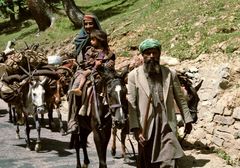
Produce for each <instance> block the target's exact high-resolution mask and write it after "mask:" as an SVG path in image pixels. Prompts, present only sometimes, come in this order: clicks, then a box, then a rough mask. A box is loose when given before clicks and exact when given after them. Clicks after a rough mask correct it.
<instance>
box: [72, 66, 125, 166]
mask: <svg viewBox="0 0 240 168" xmlns="http://www.w3.org/2000/svg"><path fill="white" fill-rule="evenodd" d="M101 72H102V73H100V75H99V74H98V75H96V76H95V75H94V74H92V75H91V79H92V80H91V82H89V83H88V82H87V83H88V84H89V86H90V87H91V88H90V91H89V92H90V94H89V95H90V97H89V101H88V103H87V104H88V106H87V109H89V111H90V113H87V114H85V115H83V114H81V115H77V116H76V118H77V119H78V124H79V125H78V126H79V132H78V133H73V134H72V136H71V147H73V146H74V147H75V150H76V156H77V167H78V168H79V167H81V164H80V154H79V149H80V147H81V148H82V149H83V154H84V166H85V167H87V166H88V164H89V163H90V161H89V158H88V154H87V149H86V147H87V138H88V135H89V134H90V133H91V132H93V137H94V143H95V146H96V150H97V155H98V159H99V168H106V167H107V164H106V152H107V146H108V142H109V140H110V137H111V128H112V117H113V121H114V123H115V124H116V125H124V123H125V122H126V121H125V118H124V116H123V115H122V112H123V110H122V108H123V106H122V104H121V102H119V101H115V100H112V95H110V92H109V91H110V90H111V89H109V88H111V87H112V82H113V81H115V79H116V78H118V76H117V75H116V73H115V72H113V71H111V70H108V69H106V68H104V70H102V71H101ZM119 84H121V83H119ZM85 87H86V88H88V87H87V86H85ZM88 89H89V88H88ZM117 92H119V90H118V91H117ZM120 94H121V93H120ZM116 96H119V94H116ZM69 103H70V104H69V107H70V113H72V112H73V111H74V110H75V112H78V111H79V110H80V109H81V107H83V106H82V105H83V103H84V102H83V101H82V97H80V96H76V95H73V94H70V98H69ZM122 103H124V102H122ZM120 109H121V110H120ZM77 114H78V113H77ZM84 166H83V167H84Z"/></svg>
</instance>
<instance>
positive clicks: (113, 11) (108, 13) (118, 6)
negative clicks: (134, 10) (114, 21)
mask: <svg viewBox="0 0 240 168" xmlns="http://www.w3.org/2000/svg"><path fill="white" fill-rule="evenodd" d="M136 2H137V1H136V0H120V1H118V2H117V3H116V2H114V3H113V1H112V0H109V1H106V2H102V3H99V6H101V5H102V6H108V7H107V8H104V9H100V7H99V8H98V9H95V10H92V8H93V7H94V6H87V7H80V9H82V10H83V11H84V10H86V11H91V12H92V13H94V14H95V15H96V16H97V17H98V19H99V20H100V21H103V20H105V19H107V18H109V17H112V16H114V15H118V14H120V13H124V12H125V11H126V10H127V9H128V8H129V7H130V6H132V5H134V3H136Z"/></svg>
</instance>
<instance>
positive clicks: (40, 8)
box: [27, 0, 54, 31]
mask: <svg viewBox="0 0 240 168" xmlns="http://www.w3.org/2000/svg"><path fill="white" fill-rule="evenodd" d="M27 3H28V8H29V10H30V12H31V14H32V16H33V18H34V20H35V21H36V23H37V25H38V29H39V31H44V30H46V29H47V28H49V27H50V26H51V25H52V22H53V20H54V19H53V17H52V16H51V10H50V8H49V6H48V4H47V3H46V2H45V0H27Z"/></svg>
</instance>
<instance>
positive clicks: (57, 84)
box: [42, 59, 77, 135]
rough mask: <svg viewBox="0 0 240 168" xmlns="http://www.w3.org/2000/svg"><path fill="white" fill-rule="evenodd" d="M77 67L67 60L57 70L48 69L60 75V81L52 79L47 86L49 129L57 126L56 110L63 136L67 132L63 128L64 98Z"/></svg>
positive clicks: (74, 63)
mask: <svg viewBox="0 0 240 168" xmlns="http://www.w3.org/2000/svg"><path fill="white" fill-rule="evenodd" d="M76 66H77V65H76V62H75V61H74V60H73V59H68V60H65V61H64V62H63V64H62V65H61V66H59V67H57V68H56V69H54V68H49V67H48V68H49V69H51V70H52V71H54V72H56V74H58V76H59V78H58V79H51V80H50V81H49V82H48V85H47V92H48V96H47V97H46V99H47V104H48V118H49V127H50V129H51V130H52V129H53V126H54V125H55V124H54V122H53V109H56V112H57V115H58V121H59V127H60V130H59V132H60V133H62V135H64V134H65V130H64V127H63V121H62V115H61V112H60V106H61V103H62V97H63V96H65V95H66V94H67V91H68V88H69V84H70V81H71V78H72V76H73V73H74V71H75V69H76ZM43 119H44V116H43V115H42V120H43Z"/></svg>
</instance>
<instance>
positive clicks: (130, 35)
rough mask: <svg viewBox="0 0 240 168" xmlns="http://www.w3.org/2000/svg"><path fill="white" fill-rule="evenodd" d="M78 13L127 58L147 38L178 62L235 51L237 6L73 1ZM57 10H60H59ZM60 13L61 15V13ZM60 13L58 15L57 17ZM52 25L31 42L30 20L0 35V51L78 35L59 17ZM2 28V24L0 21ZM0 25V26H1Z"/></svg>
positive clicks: (175, 0)
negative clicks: (96, 22) (10, 44)
mask: <svg viewBox="0 0 240 168" xmlns="http://www.w3.org/2000/svg"><path fill="white" fill-rule="evenodd" d="M75 2H76V4H77V5H78V6H79V7H80V8H81V9H82V10H83V11H84V12H92V13H95V14H96V15H97V16H98V17H99V19H100V21H101V24H102V25H103V28H104V29H105V30H106V31H107V33H108V34H109V39H110V44H111V47H112V48H113V49H114V50H115V52H117V53H118V55H121V56H130V54H129V51H130V50H132V49H136V48H137V46H138V44H139V42H140V41H142V40H143V39H145V38H147V37H153V38H156V39H159V40H160V41H161V43H162V45H163V50H164V52H165V53H166V54H167V55H170V56H173V57H177V58H180V59H190V58H195V57H197V56H198V55H199V54H201V53H208V52H216V51H221V52H225V53H228V54H229V56H233V54H232V53H234V52H235V53H236V51H240V31H239V30H240V13H239V11H240V4H239V1H238V0H201V1H199V0H181V1H179V0H147V1H146V0H101V1H99V0H91V1H89V0H75ZM57 7H58V8H60V9H61V10H62V6H61V4H57ZM62 12H63V11H62ZM63 13H64V12H63ZM56 17H57V19H56V23H55V25H54V26H53V27H52V28H50V29H48V30H46V31H45V32H42V33H40V36H36V32H37V26H36V24H35V22H34V21H33V20H27V21H25V22H24V23H23V24H22V25H21V26H20V27H18V28H15V29H11V28H9V30H1V31H0V47H1V49H2V48H4V46H5V44H6V42H7V41H8V40H11V39H13V38H15V39H17V41H18V43H17V44H18V45H19V46H22V45H23V44H24V43H23V41H26V42H28V43H30V44H31V43H33V42H39V43H40V44H46V43H47V44H52V43H55V44H56V43H58V42H60V41H63V40H64V39H66V38H74V36H75V35H76V33H77V32H78V31H79V30H74V28H73V27H72V24H71V23H70V21H69V20H68V19H67V17H66V16H64V15H61V16H60V15H56ZM1 22H2V21H1ZM1 22H0V24H1Z"/></svg>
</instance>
